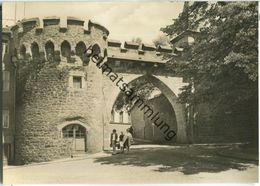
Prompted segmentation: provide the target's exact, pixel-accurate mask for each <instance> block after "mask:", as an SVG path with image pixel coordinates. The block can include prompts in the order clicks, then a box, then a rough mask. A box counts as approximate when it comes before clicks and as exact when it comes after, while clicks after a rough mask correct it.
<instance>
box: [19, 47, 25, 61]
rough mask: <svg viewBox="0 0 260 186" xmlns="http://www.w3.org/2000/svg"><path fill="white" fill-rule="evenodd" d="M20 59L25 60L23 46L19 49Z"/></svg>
mask: <svg viewBox="0 0 260 186" xmlns="http://www.w3.org/2000/svg"><path fill="white" fill-rule="evenodd" d="M20 57H21V59H26V47H25V46H24V45H22V46H21V47H20Z"/></svg>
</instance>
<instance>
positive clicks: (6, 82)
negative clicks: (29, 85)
mask: <svg viewBox="0 0 260 186" xmlns="http://www.w3.org/2000/svg"><path fill="white" fill-rule="evenodd" d="M9 87H10V72H9V71H3V91H4V92H7V91H9Z"/></svg>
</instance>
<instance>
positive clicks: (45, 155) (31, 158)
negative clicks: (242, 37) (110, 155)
mask: <svg viewBox="0 0 260 186" xmlns="http://www.w3.org/2000/svg"><path fill="white" fill-rule="evenodd" d="M52 23H53V22H52ZM54 23H55V22H54ZM54 23H53V24H50V25H44V27H43V28H40V27H39V25H37V24H36V25H35V24H34V22H32V23H28V24H29V25H31V26H28V25H27V27H26V29H25V27H22V28H23V32H22V33H19V32H20V31H19V29H18V28H17V29H16V28H14V29H13V30H14V38H15V39H16V40H17V41H15V43H16V44H17V46H15V47H16V48H20V46H21V45H24V46H25V47H26V51H27V52H26V58H25V59H24V58H21V56H18V58H19V60H20V64H19V71H18V76H17V77H18V82H17V84H18V85H19V84H21V81H23V86H22V87H20V88H19V91H18V92H17V95H18V97H19V99H18V100H19V102H18V103H17V119H16V121H17V123H16V126H17V132H16V157H15V158H16V162H17V163H21V164H22V163H29V162H41V161H49V160H53V159H57V158H61V157H69V156H70V155H71V154H72V153H73V151H72V144H73V142H72V140H71V139H68V138H63V137H62V135H61V131H60V130H61V128H60V126H63V125H64V123H68V122H70V123H75V124H80V125H83V126H84V127H85V128H86V130H87V144H86V147H87V149H88V151H89V152H97V151H100V150H102V147H103V134H102V133H103V115H102V109H103V107H102V101H103V98H102V96H103V94H102V74H101V71H100V70H99V69H98V68H97V67H96V65H95V64H94V63H93V62H90V63H89V64H88V65H84V66H83V62H82V61H81V58H80V57H77V56H75V54H73V53H74V52H73V51H74V50H75V46H76V44H77V43H78V42H80V41H82V40H83V41H84V43H85V44H86V45H87V46H89V45H90V44H96V43H98V45H99V47H100V50H101V52H102V51H104V47H105V45H106V41H105V38H104V32H105V31H104V30H102V29H100V28H99V27H97V26H96V25H93V24H90V26H89V31H88V32H86V30H84V28H83V26H82V25H78V24H74V23H75V22H74V23H73V22H72V23H71V22H70V24H71V25H67V26H66V30H61V29H60V28H61V27H60V24H56V23H55V24H54ZM68 24H69V22H68ZM39 29H40V30H39ZM18 35H19V37H18ZM21 36H22V37H21ZM64 40H67V41H68V42H69V43H70V45H71V50H72V51H71V53H72V56H73V55H74V63H70V61H68V59H67V58H64V57H62V56H61V55H60V54H61V52H60V44H61V43H62V41H64ZM47 41H52V42H53V44H54V46H55V56H54V59H53V60H52V61H50V60H47V59H48V58H47V57H46V53H45V52H46V51H45V48H44V46H45V44H46V42H47ZM33 42H36V43H37V44H38V46H39V50H40V53H41V56H39V58H36V59H35V58H34V59H32V58H31V57H30V56H32V54H31V53H30V51H31V50H30V45H31V43H33ZM18 51H19V50H18ZM18 53H19V52H18ZM32 63H34V65H31V64H32ZM37 63H38V64H40V65H37ZM26 73H27V74H26ZM25 74H26V76H25ZM22 76H24V77H26V78H24V77H22ZM73 76H77V77H80V78H81V84H82V85H81V88H79V89H77V88H73Z"/></svg>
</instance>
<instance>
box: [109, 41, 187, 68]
mask: <svg viewBox="0 0 260 186" xmlns="http://www.w3.org/2000/svg"><path fill="white" fill-rule="evenodd" d="M182 51H183V48H181V47H175V48H174V47H172V46H161V45H158V46H155V45H151V44H145V43H141V44H138V43H134V42H129V41H125V42H120V41H117V40H108V58H111V59H115V60H116V59H118V60H122V59H123V60H129V61H130V62H131V61H140V62H149V63H160V64H164V63H166V62H167V60H166V59H165V58H164V56H165V54H166V55H170V56H173V57H176V58H177V57H180V56H181V53H182Z"/></svg>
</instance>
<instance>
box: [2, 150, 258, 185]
mask: <svg viewBox="0 0 260 186" xmlns="http://www.w3.org/2000/svg"><path fill="white" fill-rule="evenodd" d="M230 150H232V149H231V148H230V147H225V146H221V147H219V146H217V147H216V146H158V145H143V146H140V145H139V146H133V148H132V150H131V151H130V152H129V153H128V154H116V155H111V153H109V152H102V153H97V154H91V155H84V156H78V157H76V158H74V159H63V160H58V161H53V162H46V163H40V164H31V165H25V166H8V167H4V183H6V184H11V183H14V184H15V183H16V184H18V183H19V184H22V183H57V184H59V183H75V184H76V183H78V184H80V183H183V182H187V183H212V182H213V183H220V182H221V183H223V182H232V183H241V182H243V183H245V182H250V183H252V182H257V181H258V163H257V161H253V160H248V159H247V160H246V159H241V158H235V157H233V158H232V157H227V156H222V155H221V154H223V153H225V152H228V151H230ZM219 152H221V154H220V153H219Z"/></svg>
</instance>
